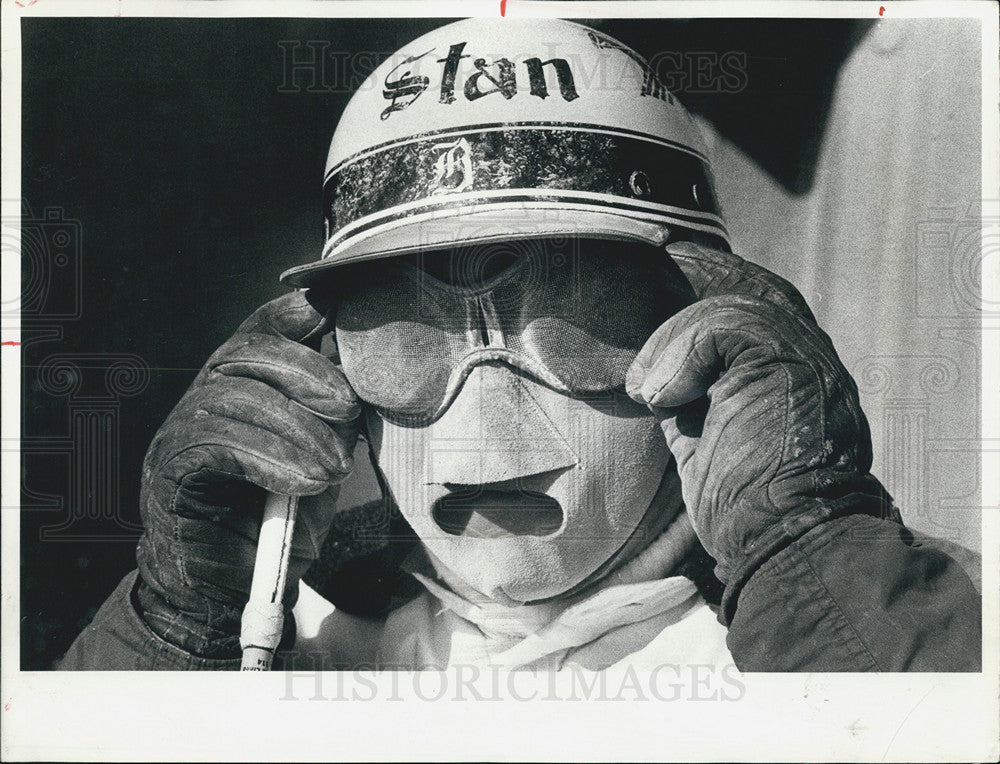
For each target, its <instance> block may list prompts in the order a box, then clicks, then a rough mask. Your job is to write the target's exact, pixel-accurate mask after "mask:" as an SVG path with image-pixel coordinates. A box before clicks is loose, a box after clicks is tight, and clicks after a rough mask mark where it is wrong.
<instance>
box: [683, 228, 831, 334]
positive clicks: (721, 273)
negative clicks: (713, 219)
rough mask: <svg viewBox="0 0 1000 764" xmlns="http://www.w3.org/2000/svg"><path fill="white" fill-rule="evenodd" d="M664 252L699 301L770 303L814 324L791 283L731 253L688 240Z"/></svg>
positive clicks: (802, 298) (806, 306)
mask: <svg viewBox="0 0 1000 764" xmlns="http://www.w3.org/2000/svg"><path fill="white" fill-rule="evenodd" d="M666 249H667V253H668V254H669V255H670V257H671V258H672V259H673V260H674V262H676V263H677V265H678V266H679V267H680V269H681V271H683V273H684V276H685V277H686V278H687V280H688V282H690V284H691V287H692V288H693V289H694V292H695V294H696V295H697V296H698V299H700V300H705V299H709V298H711V297H719V296H722V295H739V296H742V297H752V298H757V299H762V300H769V301H770V302H773V303H775V304H776V305H780V306H781V307H783V308H785V309H786V310H790V311H792V312H793V313H796V314H798V315H800V316H802V317H803V318H806V319H808V320H810V321H815V318H814V317H813V314H812V311H810V310H809V306H808V305H807V304H806V301H805V298H804V297H803V296H802V294H801V293H800V292H799V290H798V289H796V288H795V286H794V285H793V284H792V283H791V282H790V281H787V280H785V279H783V278H781V276H779V275H777V274H776V273H772V272H771V271H769V270H767V269H766V268H762V267H761V266H759V265H756V264H755V263H751V262H749V261H748V260H744V259H743V258H742V257H740V256H739V255H735V254H733V253H732V252H724V251H722V250H717V249H710V248H708V247H705V246H701V245H699V244H695V243H694V242H689V241H683V242H676V243H674V244H670V245H668V246H667V248H666Z"/></svg>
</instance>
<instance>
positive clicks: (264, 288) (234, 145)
mask: <svg viewBox="0 0 1000 764" xmlns="http://www.w3.org/2000/svg"><path fill="white" fill-rule="evenodd" d="M446 21H447V20H443V19H391V20H295V19H273V20H254V19H233V20H228V19H226V20H224V19H191V20H188V19H23V20H22V22H21V33H22V49H23V91H22V93H23V97H22V199H23V205H24V221H23V223H22V225H23V230H24V231H25V233H24V234H23V241H24V242H25V243H24V244H23V248H22V274H23V281H24V285H23V288H24V290H25V293H26V294H27V292H28V291H31V295H32V299H33V300H34V302H32V303H31V304H30V307H31V311H30V313H29V312H28V310H27V309H26V312H25V317H24V321H23V329H22V339H23V347H22V361H23V371H22V383H23V397H22V407H23V410H22V447H23V456H22V505H23V509H22V515H21V544H22V558H21V560H22V569H21V570H22V575H21V587H22V588H21V619H22V631H21V633H22V641H21V665H22V668H23V669H25V670H32V669H44V668H48V667H49V666H50V665H51V663H52V661H53V660H54V659H55V658H57V657H58V656H59V655H61V654H62V652H63V651H65V649H66V648H67V647H68V645H69V643H70V642H71V641H72V639H73V638H74V637H75V636H76V635H77V634H78V633H79V632H80V630H81V629H82V628H83V627H84V626H85V625H86V624H87V623H88V622H89V620H90V619H91V618H92V617H93V615H94V613H95V612H96V609H97V608H98V607H99V606H100V604H101V603H102V602H103V600H104V599H105V598H106V597H107V595H108V594H109V593H110V592H111V590H112V588H113V587H114V586H115V584H116V583H117V582H118V580H119V579H120V578H121V576H122V575H123V574H124V573H126V572H127V571H128V570H130V569H132V568H133V567H134V547H135V541H136V539H137V537H138V531H137V524H138V511H137V503H138V492H139V473H140V465H141V462H142V457H143V455H144V453H145V450H146V448H147V446H148V445H149V442H150V440H151V439H152V437H153V434H154V433H155V431H156V428H157V427H158V425H159V423H160V422H161V421H162V420H163V419H164V417H165V416H166V414H167V413H168V412H169V410H170V409H171V407H172V406H173V405H174V404H175V403H176V401H177V400H178V399H179V398H180V396H181V395H182V393H183V392H184V390H185V388H186V387H187V385H188V384H189V383H190V382H191V380H192V379H193V377H194V375H195V372H196V371H197V369H198V367H199V366H200V365H201V364H202V363H203V362H204V360H205V359H206V358H207V357H208V355H209V354H210V353H211V352H212V351H213V350H214V349H215V348H216V347H217V346H218V345H220V344H221V343H222V342H223V341H224V340H225V339H226V338H227V337H228V336H229V335H230V333H231V332H232V331H233V330H234V329H235V327H236V326H237V325H238V324H239V323H240V321H241V320H242V319H243V318H244V317H245V316H246V315H247V314H248V313H249V312H251V311H252V310H253V309H254V308H255V307H256V306H258V305H260V304H261V303H263V302H265V301H267V300H268V299H271V298H273V297H275V296H277V295H279V294H281V293H282V292H283V291H285V290H284V288H283V287H282V286H281V285H280V284H279V283H278V281H277V276H278V274H279V273H280V272H281V271H282V270H284V269H285V268H287V267H289V266H291V265H294V264H298V263H303V262H308V261H310V260H312V259H315V258H316V257H318V255H319V251H320V248H321V245H322V220H321V198H320V183H321V179H322V171H323V164H324V161H325V158H326V152H327V148H328V145H329V140H330V136H331V135H332V132H333V129H334V126H335V124H336V121H337V117H338V115H339V113H340V111H341V109H342V108H343V106H344V105H345V103H346V101H347V99H348V97H349V95H350V86H351V85H352V84H354V85H356V84H357V82H358V81H360V79H359V78H360V77H363V76H364V75H365V74H367V72H368V71H370V69H371V68H372V67H373V66H374V65H375V64H376V63H377V61H378V60H380V57H384V56H386V55H388V54H390V53H391V52H393V51H395V50H396V49H397V48H399V47H400V46H402V45H403V44H405V43H407V42H409V41H410V40H412V39H414V38H415V37H417V36H419V35H421V34H423V33H424V32H426V31H429V30H431V29H433V28H436V27H437V26H440V25H441V24H443V23H445V22H446ZM585 23H587V24H589V25H591V26H597V27H600V28H601V29H603V30H604V31H606V32H607V33H609V34H611V35H613V36H616V37H618V38H619V39H621V40H622V41H623V42H625V43H626V44H628V45H631V46H632V47H634V48H635V49H636V50H638V51H639V52H640V53H641V54H643V55H645V56H646V57H647V58H652V57H653V56H655V54H656V53H657V52H659V51H663V50H669V51H676V52H680V53H682V54H683V53H704V52H713V51H714V52H718V53H722V52H726V51H738V52H741V53H745V55H746V58H745V61H746V75H747V76H746V79H745V81H744V82H743V83H742V85H741V86H740V89H739V92H732V90H731V89H730V90H725V89H721V90H720V89H719V88H716V89H715V90H714V91H713V89H712V88H711V87H708V88H706V87H704V83H702V85H701V86H698V84H697V83H696V82H695V80H694V79H693V78H688V84H687V85H683V86H681V87H680V88H679V89H678V95H679V96H680V97H681V100H682V101H684V102H685V103H686V104H687V105H688V106H689V107H690V108H691V109H692V110H693V111H695V112H697V113H699V114H701V115H703V116H704V117H706V118H707V119H709V120H711V121H712V122H713V124H714V125H715V128H716V129H717V130H718V132H719V133H721V134H722V135H723V136H725V137H726V138H728V139H729V140H730V141H732V142H734V143H735V144H736V145H738V146H739V148H740V149H741V150H742V151H744V152H745V153H746V154H748V155H749V156H750V157H752V159H753V160H754V161H755V162H756V163H757V164H758V165H759V166H760V167H762V168H763V169H764V171H766V172H767V173H768V174H769V175H770V176H771V177H772V178H773V179H774V180H775V181H776V182H778V183H780V184H781V186H782V187H783V188H784V189H786V190H787V191H788V192H789V193H791V194H802V193H805V192H807V191H808V189H809V188H810V186H811V184H812V181H813V168H814V164H815V159H816V155H817V150H818V147H819V146H820V144H821V141H822V137H823V129H824V124H825V122H826V116H827V111H828V108H829V99H830V93H831V89H832V84H833V81H834V78H835V76H836V73H837V70H838V68H839V66H840V64H841V62H842V61H843V60H844V58H845V57H846V55H847V54H848V53H849V51H850V50H851V49H852V47H853V46H854V45H855V44H856V43H857V41H858V40H859V39H860V38H861V37H862V36H863V35H864V34H865V33H866V31H867V30H868V28H869V24H868V22H855V21H829V20H827V21H810V20H790V21H784V20H762V21H755V20H745V19H742V20H732V21H730V20H721V21H720V20H704V21H702V20H695V21H683V20H665V21H651V20H640V21H633V20H616V21H609V22H596V23H595V22H594V21H593V20H587V21H586V22H585ZM281 41H290V42H298V43H299V47H298V49H297V50H296V52H295V55H296V56H297V57H299V58H300V59H301V58H305V57H307V56H308V55H310V51H309V49H308V48H307V47H306V46H305V44H306V43H307V42H308V41H322V42H323V43H325V48H322V49H323V50H325V51H327V52H347V53H349V54H351V57H350V58H348V59H347V60H348V61H349V62H353V65H354V67H355V71H354V72H353V73H352V76H344V75H343V73H341V74H337V73H336V72H334V71H332V69H328V71H327V76H325V77H323V78H322V81H320V82H314V83H313V85H314V86H313V87H310V82H309V80H310V76H309V74H308V73H303V72H301V71H300V72H299V74H298V75H297V76H296V79H295V80H293V81H292V82H289V81H288V80H287V74H286V72H285V56H286V53H285V52H284V51H283V49H282V48H281V47H280V46H279V42H281ZM362 51H368V52H370V53H372V54H374V55H369V56H357V55H354V54H358V53H360V52H362ZM695 58H697V57H695ZM338 60H340V61H344V60H345V59H344V58H343V57H341V58H339V59H338ZM662 73H663V72H661V74H662ZM675 81H677V82H680V81H683V78H679V79H678V80H675ZM775 115H780V118H776V117H775ZM47 210H48V212H46V211H47ZM47 215H49V216H50V217H47ZM59 216H61V219H62V220H68V221H76V222H71V223H70V224H69V225H68V227H67V226H66V225H64V224H63V223H61V222H60V217H59ZM60 226H62V227H63V228H65V229H66V230H67V231H68V232H69V233H70V234H71V236H72V237H73V240H72V241H71V242H70V244H69V245H67V249H66V252H68V254H69V256H70V261H69V263H68V265H67V263H66V261H65V260H60V259H59V253H58V252H56V249H58V246H63V245H62V244H59V243H58V242H64V239H65V237H64V238H63V239H59V240H58V242H57V243H55V244H54V243H53V241H56V240H55V239H54V238H53V237H54V236H55V233H54V232H55V231H56V230H57V229H59V230H62V229H60V228H59V227H60ZM57 244H58V246H57ZM27 247H31V248H32V251H31V252H27V251H25V249H24V248H27ZM25 304H26V305H28V302H26V303H25ZM63 305H68V306H69V307H68V308H65V309H64V308H62V307H60V306H63ZM122 359H124V361H123V360H122ZM120 362H121V363H124V364H125V366H127V367H129V368H131V369H132V371H131V372H126V376H127V375H128V374H131V375H132V376H131V377H129V378H128V379H126V381H125V382H124V383H121V382H120V381H119V383H118V384H117V386H116V385H111V384H110V383H109V381H108V377H107V376H106V370H107V368H108V367H109V366H113V365H114V364H116V363H120ZM67 363H68V364H71V365H72V366H74V367H75V370H72V371H69V372H65V371H62V372H61V371H60V368H62V367H63V366H65V365H66V364H67ZM66 373H68V374H70V375H71V376H72V375H74V374H75V375H77V376H76V377H75V378H72V379H68V378H67V377H66V376H65V374H66ZM61 374H62V375H63V376H60V375H61ZM67 380H68V381H67ZM64 383H65V384H64ZM76 383H79V384H76ZM109 385H110V386H109ZM81 417H82V418H81ZM101 454H105V458H104V461H101ZM88 459H89V461H87V460H88ZM81 460H83V461H86V464H82V462H81ZM81 465H82V466H81ZM88 470H89V472H88ZM83 473H86V474H89V475H90V477H89V478H88V479H83V478H81V477H80V476H81V474H83Z"/></svg>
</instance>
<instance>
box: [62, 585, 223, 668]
mask: <svg viewBox="0 0 1000 764" xmlns="http://www.w3.org/2000/svg"><path fill="white" fill-rule="evenodd" d="M138 584H139V574H138V571H132V572H131V573H129V574H128V575H127V576H125V578H123V579H122V581H121V583H119V584H118V588H116V589H115V590H114V592H113V593H112V594H111V596H110V597H108V599H107V601H106V602H105V603H104V604H103V605H102V606H101V609H100V610H98V611H97V615H96V616H94V620H93V621H92V622H91V623H90V625H89V626H87V628H86V629H84V630H83V632H82V633H81V634H80V636H78V637H77V638H76V640H75V641H74V642H73V644H72V645H70V648H69V650H67V651H66V654H65V655H64V656H63V657H62V659H61V660H60V661H59V662H58V663H57V664H56V666H55V668H57V669H60V670H63V671H94V670H103V671H154V670H165V671H171V670H173V671H181V670H186V671H192V670H201V671H219V670H238V669H239V668H240V660H239V659H238V658H237V659H233V660H221V659H210V658H199V657H197V656H195V655H191V654H189V653H186V652H184V651H183V650H181V649H180V648H178V647H175V646H174V645H171V644H170V643H169V642H166V641H165V640H163V639H162V638H160V637H159V636H157V635H156V634H154V633H153V632H152V631H151V630H150V628H149V627H148V626H147V625H146V623H145V621H143V620H142V618H141V617H140V615H139V613H138V611H137V609H136V606H135V591H136V588H137V587H138Z"/></svg>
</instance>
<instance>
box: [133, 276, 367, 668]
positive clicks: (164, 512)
mask: <svg viewBox="0 0 1000 764" xmlns="http://www.w3.org/2000/svg"><path fill="white" fill-rule="evenodd" d="M331 313H332V309H331V306H330V305H328V304H325V303H324V301H323V299H322V298H320V297H319V296H317V295H314V294H312V293H307V292H295V293H292V294H288V295H284V296H283V297H279V298H278V299H276V300H273V301H272V302H269V303H267V304H266V305H264V306H263V307H261V308H260V309H259V310H257V311H256V312H255V313H254V314H253V315H252V316H250V318H249V319H247V320H246V321H245V322H244V323H243V325H242V326H240V328H239V330H238V331H237V332H236V334H235V335H233V337H232V338H231V339H229V340H228V341H227V342H226V343H225V344H224V345H223V346H222V347H221V348H219V350H218V351H216V352H215V353H214V354H213V355H212V357H211V358H209V360H208V362H207V363H206V364H205V366H204V368H202V369H201V371H200V372H199V374H198V376H197V377H196V378H195V380H194V383H193V384H192V385H191V387H190V388H189V389H188V391H187V393H185V395H184V397H183V398H182V399H181V401H180V402H179V403H178V404H177V406H176V407H175V408H174V410H173V411H172V412H171V413H170V415H169V416H168V417H167V420H166V421H165V422H164V424H163V426H162V427H161V428H160V429H159V431H158V432H157V433H156V436H155V437H154V438H153V442H152V444H151V445H150V447H149V451H148V453H147V454H146V459H145V462H144V464H143V484H142V492H141V502H142V504H141V508H140V511H141V515H142V520H143V524H144V526H145V530H144V533H143V536H142V538H141V540H140V541H139V548H138V552H137V557H138V562H139V572H140V576H141V579H142V584H141V585H140V587H139V590H138V600H139V602H138V605H139V609H140V611H141V613H142V616H143V618H144V620H145V621H146V623H147V624H149V626H150V627H151V628H152V629H153V631H154V632H156V633H157V634H158V635H159V636H160V637H162V638H163V639H165V640H167V641H168V642H170V643H172V644H174V645H176V646H178V647H180V648H181V649H183V650H185V651H187V652H189V653H193V654H195V655H198V656H201V657H206V658H233V657H238V656H239V654H240V647H239V632H240V618H241V615H242V611H243V607H244V606H245V605H246V602H247V599H248V597H249V591H250V581H251V579H252V576H253V567H254V559H255V555H256V544H257V536H258V535H259V533H260V523H261V517H262V514H263V507H264V500H265V498H266V495H267V492H268V491H271V492H276V493H282V494H287V495H292V496H300V497H306V498H303V499H302V500H301V501H300V502H299V509H298V515H297V521H296V525H295V533H294V536H293V541H292V547H293V548H292V555H291V558H290V562H289V569H288V589H287V590H286V592H285V606H286V611H287V610H290V609H291V607H292V605H293V604H294V601H295V596H296V594H297V591H298V590H297V585H298V581H299V579H300V578H301V577H302V575H303V573H304V572H305V571H306V569H307V568H308V566H309V564H310V563H311V562H312V560H314V559H315V558H316V557H317V556H318V555H319V550H320V547H321V545H322V543H323V539H324V537H325V535H326V532H327V530H328V529H329V527H330V523H331V520H332V516H333V513H334V511H335V509H334V507H335V503H334V502H335V499H336V493H337V491H338V490H339V489H338V487H337V486H338V484H339V483H340V482H341V481H342V480H343V479H344V478H345V477H346V475H347V473H348V472H349V470H350V469H351V466H352V453H353V450H354V444H355V441H356V439H357V418H358V415H359V413H360V406H359V403H358V400H357V397H356V396H355V394H354V391H353V390H352V389H351V387H350V385H349V384H348V382H347V379H346V378H345V377H344V375H343V373H342V372H341V371H340V370H339V369H338V368H337V367H336V366H335V365H334V364H333V362H331V361H330V360H329V359H327V358H326V357H324V356H323V355H321V354H320V353H319V352H318V350H319V344H320V339H321V337H322V335H323V334H324V333H326V332H328V331H329V329H330V326H331ZM288 621H289V622H290V621H291V619H288Z"/></svg>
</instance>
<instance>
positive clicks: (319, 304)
mask: <svg viewBox="0 0 1000 764" xmlns="http://www.w3.org/2000/svg"><path fill="white" fill-rule="evenodd" d="M333 308H334V305H333V299H332V296H331V295H330V294H328V293H326V292H321V291H318V290H315V289H309V290H307V291H304V292H303V291H298V292H291V293H290V294H285V295H282V296H281V297H278V298H276V299H274V300H271V301H270V302H268V303H266V304H264V305H262V306H261V307H260V308H258V309H257V310H256V311H254V312H253V313H252V314H251V315H250V317H249V318H247V320H246V321H244V322H243V323H242V324H241V325H240V328H239V329H238V330H237V331H236V333H237V334H269V335H271V336H272V337H284V338H285V339H288V340H292V341H294V342H299V343H301V344H303V345H306V346H308V347H311V348H312V349H313V350H319V343H320V340H321V339H322V337H323V335H324V334H328V333H329V332H330V331H332V330H333Z"/></svg>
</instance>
